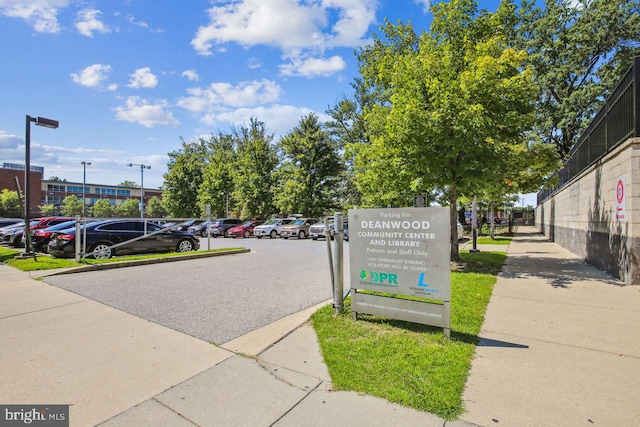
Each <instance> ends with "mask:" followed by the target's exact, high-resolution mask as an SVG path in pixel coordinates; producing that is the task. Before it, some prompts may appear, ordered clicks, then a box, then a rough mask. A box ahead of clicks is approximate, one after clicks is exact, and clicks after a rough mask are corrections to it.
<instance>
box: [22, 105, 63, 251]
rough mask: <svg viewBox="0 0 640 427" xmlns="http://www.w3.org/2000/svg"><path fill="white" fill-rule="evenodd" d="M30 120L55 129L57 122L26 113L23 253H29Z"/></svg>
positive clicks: (38, 124)
mask: <svg viewBox="0 0 640 427" xmlns="http://www.w3.org/2000/svg"><path fill="white" fill-rule="evenodd" d="M31 122H33V123H35V124H36V125H37V126H42V127H46V128H49V129H57V128H58V124H59V123H58V122H57V121H56V120H51V119H45V118H44V117H31V116H29V115H27V127H26V131H25V138H24V139H25V160H24V187H25V189H24V235H25V238H26V240H25V245H24V248H25V249H24V254H25V255H29V254H30V253H31V227H30V226H29V223H30V222H31V220H30V218H29V215H30V214H31V201H30V200H29V199H30V196H31V188H30V187H31V177H30V172H31Z"/></svg>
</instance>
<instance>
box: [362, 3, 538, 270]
mask: <svg viewBox="0 0 640 427" xmlns="http://www.w3.org/2000/svg"><path fill="white" fill-rule="evenodd" d="M432 13H433V17H434V18H433V23H432V25H431V29H430V32H424V33H423V34H422V35H417V34H416V33H415V32H414V30H413V28H412V26H411V25H405V24H402V23H399V24H397V25H393V24H391V23H388V22H387V23H386V25H385V27H384V36H385V37H384V38H380V37H375V38H374V43H373V44H372V45H370V46H367V47H365V48H363V49H362V50H361V51H360V53H359V55H358V58H359V61H360V70H361V74H362V76H363V78H364V79H365V81H366V84H367V85H368V87H370V88H374V89H375V90H376V91H377V92H378V93H381V94H382V95H381V96H378V98H379V100H377V101H376V102H375V104H374V105H373V106H372V107H368V108H367V109H366V110H365V121H366V124H367V130H368V132H369V134H370V138H371V143H370V144H359V145H357V146H356V147H354V149H355V151H356V182H357V183H358V185H359V188H360V190H361V191H362V192H363V194H364V195H365V198H367V197H369V200H370V201H374V200H375V199H376V198H378V199H381V200H383V201H384V199H385V198H386V199H387V200H389V201H392V200H395V199H398V198H406V196H407V194H408V193H412V192H415V191H420V190H421V191H429V190H431V189H436V190H437V191H439V192H441V193H443V194H444V195H446V199H447V200H448V203H449V206H450V210H451V215H450V222H451V256H452V259H459V255H458V245H457V241H458V236H457V227H456V223H457V215H456V209H457V199H458V197H459V196H460V195H472V194H474V193H476V192H479V191H488V189H490V188H495V187H497V186H503V187H507V186H508V185H514V184H515V183H519V182H520V181H521V171H520V170H519V167H522V166H524V167H525V170H526V164H527V163H529V162H534V163H535V159H534V157H533V156H534V151H536V150H532V149H531V147H532V146H534V145H535V143H533V142H532V141H531V140H530V138H529V135H528V133H527V131H528V130H529V129H530V128H531V125H532V123H533V118H534V115H533V107H534V103H535V99H536V98H535V97H536V94H537V92H536V86H535V82H534V80H533V71H532V70H531V67H528V66H526V58H527V54H526V52H524V51H523V50H519V49H516V48H515V47H513V46H511V45H510V43H509V37H508V32H509V30H510V28H508V27H506V25H505V23H504V22H505V19H504V15H505V14H508V13H510V11H509V10H505V9H499V11H498V12H497V13H495V14H491V13H488V12H484V11H483V12H481V13H478V10H477V5H476V3H475V2H474V1H472V0H452V1H451V2H449V3H437V4H435V5H433V7H432ZM537 148H538V150H537V151H540V152H544V151H545V149H544V147H537ZM383 183H386V185H382V184H383ZM372 193H373V195H374V197H373V198H372V197H371V195H372Z"/></svg>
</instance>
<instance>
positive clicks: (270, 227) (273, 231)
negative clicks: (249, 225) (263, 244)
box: [253, 218, 295, 239]
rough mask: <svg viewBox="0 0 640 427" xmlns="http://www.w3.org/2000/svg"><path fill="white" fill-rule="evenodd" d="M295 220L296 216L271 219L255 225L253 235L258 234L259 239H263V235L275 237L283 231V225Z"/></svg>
mask: <svg viewBox="0 0 640 427" xmlns="http://www.w3.org/2000/svg"><path fill="white" fill-rule="evenodd" d="M294 220H295V218H273V219H270V220H268V221H267V222H265V223H264V224H261V225H258V226H256V227H254V229H253V235H254V236H256V237H257V238H258V239H262V238H263V237H266V236H269V238H270V239H275V238H276V237H278V236H279V235H280V232H281V231H282V227H283V226H284V225H287V224H289V223H290V222H291V221H294Z"/></svg>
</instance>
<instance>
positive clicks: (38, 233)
mask: <svg viewBox="0 0 640 427" xmlns="http://www.w3.org/2000/svg"><path fill="white" fill-rule="evenodd" d="M87 221H88V222H95V220H92V219H90V218H87ZM75 226H76V220H75V219H71V220H69V221H65V222H61V223H60V224H56V225H52V226H51V227H47V228H42V229H40V230H35V231H34V232H33V236H32V237H31V245H32V246H33V250H34V251H38V252H46V251H47V249H48V246H49V242H50V241H51V236H53V235H54V234H55V232H57V231H61V230H66V229H67V228H71V227H75ZM22 244H23V245H24V244H25V242H24V236H23V237H22Z"/></svg>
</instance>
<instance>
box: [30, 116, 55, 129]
mask: <svg viewBox="0 0 640 427" xmlns="http://www.w3.org/2000/svg"><path fill="white" fill-rule="evenodd" d="M35 122H36V125H37V126H43V127H46V128H49V129H57V128H58V125H59V123H58V121H57V120H51V119H45V118H44V117H38V118H36V120H35Z"/></svg>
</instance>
